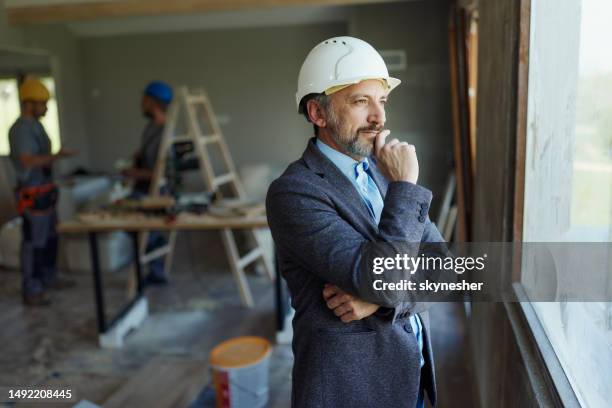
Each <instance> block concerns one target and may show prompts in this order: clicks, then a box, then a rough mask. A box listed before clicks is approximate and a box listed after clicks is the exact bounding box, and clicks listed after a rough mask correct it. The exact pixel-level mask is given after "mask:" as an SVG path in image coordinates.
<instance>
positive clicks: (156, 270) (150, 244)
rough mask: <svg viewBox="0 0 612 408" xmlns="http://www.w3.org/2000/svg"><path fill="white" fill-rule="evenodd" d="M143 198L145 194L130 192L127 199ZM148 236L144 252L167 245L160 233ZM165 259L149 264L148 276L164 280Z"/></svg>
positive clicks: (163, 257) (151, 233)
mask: <svg viewBox="0 0 612 408" xmlns="http://www.w3.org/2000/svg"><path fill="white" fill-rule="evenodd" d="M162 193H163V191H162ZM143 196H146V193H144V192H141V191H132V193H131V194H130V195H129V196H128V197H129V198H132V199H135V200H137V199H140V198H142V197H143ZM148 235H149V238H148V239H147V248H146V252H151V251H153V250H155V249H157V248H160V247H163V246H165V245H166V244H167V243H168V240H167V239H166V237H165V235H164V234H163V233H162V232H161V231H149V234H148ZM165 259H166V257H165V256H160V257H159V258H156V259H154V260H152V261H151V262H149V275H148V276H150V277H151V278H154V279H158V280H164V279H166V272H165V270H164V266H165Z"/></svg>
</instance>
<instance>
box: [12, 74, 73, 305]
mask: <svg viewBox="0 0 612 408" xmlns="http://www.w3.org/2000/svg"><path fill="white" fill-rule="evenodd" d="M49 96H50V95H49V90H48V89H47V87H45V85H44V84H43V83H42V82H40V81H39V80H37V79H33V78H28V79H26V80H24V81H23V83H22V84H21V86H20V87H19V100H20V102H21V115H20V116H19V118H18V119H17V121H15V123H14V124H13V126H11V129H10V130H9V145H10V159H11V163H12V164H13V167H14V169H15V174H16V176H17V177H16V178H17V186H16V188H15V191H16V194H17V209H18V211H19V213H20V215H21V216H22V221H23V226H22V242H21V254H20V261H21V273H22V295H23V302H24V304H26V305H28V306H44V305H47V304H49V299H48V297H47V295H46V293H45V289H62V288H65V287H69V286H73V282H71V281H68V280H59V279H58V278H57V273H56V259H57V233H56V230H55V224H56V223H57V212H56V208H55V207H56V202H57V197H58V191H57V187H56V186H55V184H54V183H53V176H52V164H53V162H55V161H56V160H57V159H61V158H64V157H69V156H72V155H74V154H75V153H76V152H74V151H72V150H69V149H65V148H62V149H61V150H60V151H59V152H57V153H55V154H52V153H51V140H50V139H49V136H48V135H47V132H46V131H45V128H44V127H43V125H42V124H41V123H40V118H41V117H43V116H44V115H45V113H47V102H48V100H49Z"/></svg>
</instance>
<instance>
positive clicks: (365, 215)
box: [302, 138, 386, 234]
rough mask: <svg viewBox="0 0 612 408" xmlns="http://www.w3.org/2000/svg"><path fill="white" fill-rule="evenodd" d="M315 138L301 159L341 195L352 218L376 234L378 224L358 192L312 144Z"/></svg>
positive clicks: (309, 143) (370, 232) (369, 231)
mask: <svg viewBox="0 0 612 408" xmlns="http://www.w3.org/2000/svg"><path fill="white" fill-rule="evenodd" d="M315 140H316V138H312V139H310V141H309V142H308V146H307V147H306V150H305V151H304V154H303V155H302V159H303V160H304V161H305V162H306V164H307V165H308V167H309V168H310V169H311V170H312V171H314V172H315V173H317V174H319V175H320V176H322V177H323V178H324V179H325V180H326V181H327V182H328V183H329V184H331V185H332V186H333V187H334V188H335V190H336V191H337V193H338V195H339V196H341V197H342V201H343V202H344V203H345V204H346V205H347V206H348V207H350V208H351V210H353V211H352V213H353V214H354V215H355V216H354V217H353V218H354V219H358V220H359V221H360V222H361V223H362V224H364V226H367V229H368V233H369V234H372V233H374V234H377V233H378V226H377V225H376V224H375V222H374V220H373V219H372V217H371V216H370V212H369V211H368V209H367V208H366V206H365V203H364V202H363V199H362V198H361V196H360V195H359V192H358V191H357V189H355V186H354V185H353V183H352V182H351V181H350V180H349V179H348V178H346V176H345V175H344V174H342V172H341V171H340V170H339V169H338V167H336V165H335V164H334V163H332V162H331V161H330V160H329V159H328V158H327V157H325V155H324V154H323V153H321V152H320V151H319V149H318V148H317V146H315V144H314V142H315ZM379 188H380V187H379ZM381 191H382V190H381ZM385 191H386V189H385ZM351 222H352V220H351Z"/></svg>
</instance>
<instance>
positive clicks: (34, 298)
mask: <svg viewBox="0 0 612 408" xmlns="http://www.w3.org/2000/svg"><path fill="white" fill-rule="evenodd" d="M23 304H24V305H26V306H31V307H40V306H49V305H50V304H51V300H50V299H49V297H48V296H47V294H46V293H45V292H40V293H36V294H34V295H23Z"/></svg>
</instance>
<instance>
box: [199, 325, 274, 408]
mask: <svg viewBox="0 0 612 408" xmlns="http://www.w3.org/2000/svg"><path fill="white" fill-rule="evenodd" d="M271 351H272V346H271V344H270V342H269V341H268V340H266V339H264V338H261V337H254V336H246V337H236V338H233V339H230V340H227V341H224V342H223V343H221V344H219V345H217V346H216V347H215V348H214V349H213V350H212V351H211V352H210V366H211V370H212V378H213V383H214V386H215V398H216V406H217V408H260V407H263V406H265V405H266V403H267V402H268V390H269V387H268V368H269V365H270V353H271Z"/></svg>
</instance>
